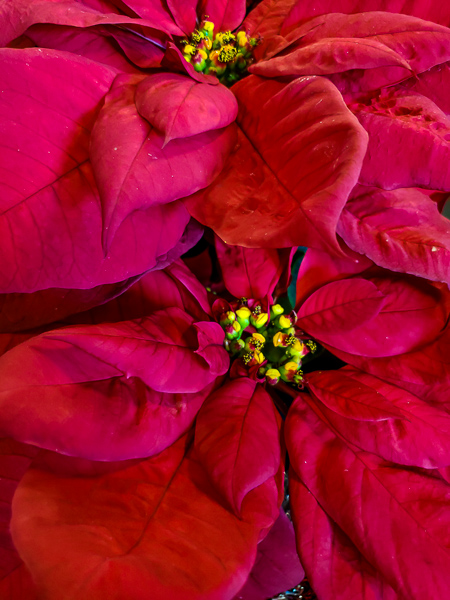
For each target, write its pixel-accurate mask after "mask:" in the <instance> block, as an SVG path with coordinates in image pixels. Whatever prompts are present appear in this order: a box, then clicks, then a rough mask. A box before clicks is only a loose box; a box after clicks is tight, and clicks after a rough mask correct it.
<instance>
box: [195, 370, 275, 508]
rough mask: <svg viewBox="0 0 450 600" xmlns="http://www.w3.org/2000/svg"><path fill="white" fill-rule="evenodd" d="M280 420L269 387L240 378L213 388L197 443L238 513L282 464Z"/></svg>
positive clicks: (199, 425) (199, 421)
mask: <svg viewBox="0 0 450 600" xmlns="http://www.w3.org/2000/svg"><path fill="white" fill-rule="evenodd" d="M279 437H280V423H279V420H278V418H277V413H276V409H275V407H274V406H273V403H272V400H271V398H270V396H269V395H268V393H267V392H266V391H265V390H264V389H263V388H262V387H261V386H260V385H259V384H258V383H256V382H255V381H252V380H250V379H247V378H244V377H242V378H238V379H234V380H232V381H230V382H229V383H227V384H226V385H225V386H223V387H221V388H220V389H219V390H217V392H215V394H213V395H212V396H211V397H210V398H209V399H208V402H207V403H205V405H204V406H203V409H202V410H201V412H200V413H199V415H198V417H197V422H196V427H195V448H196V450H197V453H198V456H199V458H200V460H201V462H202V464H203V465H204V466H205V468H206V471H207V472H208V475H209V477H210V479H211V481H212V482H213V483H214V484H215V485H216V486H217V488H218V489H219V490H220V492H221V494H222V495H223V496H224V497H225V498H226V499H227V501H228V503H229V505H230V506H231V507H232V508H233V510H234V511H235V512H236V514H237V515H239V514H240V512H241V506H242V502H243V500H244V498H245V496H246V495H247V494H248V492H250V491H251V490H252V489H254V488H256V487H258V486H259V485H261V484H262V483H264V482H265V481H267V480H268V479H270V478H272V477H274V476H275V474H276V473H277V471H278V469H279V467H280V454H281V450H280V442H279Z"/></svg>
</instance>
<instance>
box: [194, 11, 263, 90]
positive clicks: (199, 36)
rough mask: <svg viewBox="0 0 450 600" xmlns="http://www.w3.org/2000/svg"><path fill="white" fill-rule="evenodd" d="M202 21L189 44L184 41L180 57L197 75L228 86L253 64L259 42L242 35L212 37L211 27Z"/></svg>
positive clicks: (223, 33)
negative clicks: (199, 74)
mask: <svg viewBox="0 0 450 600" xmlns="http://www.w3.org/2000/svg"><path fill="white" fill-rule="evenodd" d="M206 19H207V18H205V19H204V20H203V21H202V23H201V25H200V27H199V28H198V29H196V30H195V31H194V32H193V33H192V35H191V37H190V39H189V40H183V42H182V43H183V49H182V51H183V56H184V58H185V60H186V61H187V62H189V63H191V65H192V66H193V67H194V69H195V70H196V71H197V72H199V73H205V74H206V75H208V74H210V75H216V76H217V77H218V78H219V81H220V82H221V83H224V84H225V85H227V86H230V85H232V84H233V83H235V82H236V81H238V80H239V79H240V78H241V77H242V76H243V75H244V74H245V71H246V70H247V67H248V66H249V65H250V64H251V63H252V62H253V49H254V47H255V46H256V45H257V44H258V43H259V39H257V38H252V37H249V36H248V34H247V33H246V32H245V31H238V32H237V33H232V32H231V31H220V32H218V33H217V34H214V23H213V22H212V21H208V20H206Z"/></svg>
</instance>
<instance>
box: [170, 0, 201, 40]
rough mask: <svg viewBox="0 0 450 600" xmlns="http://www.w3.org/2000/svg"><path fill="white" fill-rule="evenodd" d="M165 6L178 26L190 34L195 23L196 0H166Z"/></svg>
mask: <svg viewBox="0 0 450 600" xmlns="http://www.w3.org/2000/svg"><path fill="white" fill-rule="evenodd" d="M167 6H168V7H169V10H170V12H171V13H172V17H173V20H174V21H175V23H176V24H177V25H178V27H179V28H180V29H182V30H183V31H184V33H185V34H187V35H190V34H191V33H192V32H193V31H194V29H195V26H196V23H197V10H196V9H197V0H167Z"/></svg>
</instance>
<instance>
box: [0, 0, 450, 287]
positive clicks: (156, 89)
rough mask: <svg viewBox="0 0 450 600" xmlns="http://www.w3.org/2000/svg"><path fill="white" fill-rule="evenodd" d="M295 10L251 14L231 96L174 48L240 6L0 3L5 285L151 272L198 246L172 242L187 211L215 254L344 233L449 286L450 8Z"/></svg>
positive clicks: (386, 262) (220, 25) (229, 20)
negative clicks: (0, 25) (245, 68)
mask: <svg viewBox="0 0 450 600" xmlns="http://www.w3.org/2000/svg"><path fill="white" fill-rule="evenodd" d="M303 4H304V3H300V2H288V1H280V2H276V3H273V2H268V1H266V2H262V3H261V4H259V5H258V6H257V7H256V9H255V10H254V11H253V12H252V13H251V14H250V15H249V16H248V17H247V19H246V20H245V21H244V22H243V24H242V25H241V29H242V31H245V30H247V31H248V32H249V35H253V36H255V39H256V38H258V39H260V38H262V40H263V41H262V43H261V44H260V45H259V46H256V48H254V58H255V59H256V63H255V64H253V65H252V66H250V67H249V69H250V71H251V72H252V73H253V74H252V75H251V76H250V77H247V78H245V79H244V80H242V81H240V82H239V83H237V84H235V85H234V86H233V87H232V90H231V91H230V90H228V89H227V88H226V87H225V86H223V85H222V84H220V83H219V81H218V79H217V77H213V76H212V75H211V74H205V73H206V71H211V72H213V71H214V69H215V67H214V68H213V66H214V64H213V62H214V61H213V58H211V56H209V54H208V57H207V60H206V59H205V60H206V62H205V61H204V62H205V65H206V66H201V67H198V65H197V64H195V65H194V63H193V61H194V58H195V57H194V58H193V59H192V60H191V59H189V60H191V62H187V61H186V60H185V58H189V56H190V55H189V53H186V54H184V55H183V53H182V51H181V48H182V47H183V46H182V44H181V42H182V41H187V39H188V37H189V36H190V34H191V33H192V32H193V30H194V29H195V27H196V26H197V27H199V26H200V25H201V23H202V19H203V17H204V16H205V14H207V15H208V18H209V19H211V21H210V22H211V23H213V24H214V28H215V29H214V30H215V31H216V32H220V31H226V30H232V29H235V28H237V27H238V26H239V25H240V23H241V21H242V19H243V17H244V9H245V6H244V2H240V1H235V2H232V3H230V2H228V3H225V2H202V3H199V4H197V3H196V2H192V3H191V2H189V3H186V2H184V3H178V2H170V3H169V4H168V5H167V6H165V5H164V4H163V3H161V2H159V1H157V0H154V1H152V2H135V1H133V0H130V1H129V2H127V3H125V4H124V3H121V4H120V7H119V8H118V5H117V6H116V4H115V3H112V2H106V1H102V2H99V1H94V0H92V1H90V2H87V1H86V2H85V3H80V2H75V3H73V5H70V6H69V5H66V4H64V6H63V5H60V4H59V3H57V2H56V3H55V2H52V1H50V0H39V1H38V0H35V1H34V2H32V3H29V2H26V3H22V2H20V1H19V0H15V2H13V3H11V4H8V5H5V6H4V7H3V8H2V11H3V16H4V20H5V21H6V22H7V23H8V27H7V28H6V29H5V30H4V32H3V39H2V41H3V43H4V44H10V45H12V46H19V48H18V49H9V48H5V49H4V50H3V51H2V53H3V54H2V62H1V65H2V67H1V68H2V69H3V71H2V81H3V94H2V105H1V106H0V110H1V111H3V116H4V122H5V125H4V127H5V131H4V132H5V136H7V137H8V138H9V139H10V140H11V142H10V144H8V146H6V147H4V148H3V149H2V152H3V155H4V156H3V157H2V159H3V160H2V162H3V164H4V165H5V172H4V186H5V194H4V200H3V202H4V203H5V205H4V210H3V215H4V216H3V230H4V235H3V236H2V239H3V240H4V242H2V243H3V244H5V246H4V255H5V256H6V257H8V260H6V261H5V264H4V267H3V274H2V281H3V283H2V284H1V285H2V289H3V290H5V291H11V292H31V291H35V290H38V289H47V288H54V287H62V288H87V287H94V286H96V285H100V284H104V283H108V284H109V283H112V282H117V281H120V280H123V279H126V278H127V277H130V276H134V275H138V274H141V273H142V272H144V271H146V270H149V269H154V268H158V267H159V268H160V267H161V266H163V264H164V263H163V264H161V262H162V261H163V260H167V258H166V257H167V252H169V251H170V252H171V253H172V254H171V255H170V256H169V258H168V260H173V259H174V258H176V257H177V256H179V255H180V254H181V252H182V251H183V248H184V249H185V248H186V245H192V244H193V243H194V242H195V240H196V239H198V233H197V232H196V233H193V232H190V234H189V235H188V236H187V237H188V239H187V240H185V244H184V246H183V248H179V240H180V238H181V236H182V234H183V231H184V230H185V227H186V225H187V223H188V219H189V214H188V212H186V210H185V208H184V207H187V208H188V210H189V212H190V213H191V215H193V216H194V217H195V218H196V219H198V220H199V221H200V222H202V223H204V224H207V225H208V226H210V227H212V228H213V229H214V230H215V231H216V233H218V235H219V236H220V237H221V238H222V240H223V241H225V242H226V243H230V244H236V245H239V246H245V247H254V248H261V247H263V248H276V247H278V248H280V247H292V246H297V245H305V246H310V247H315V248H321V249H326V250H328V251H331V252H332V253H335V254H339V253H340V252H341V246H340V241H339V240H340V238H342V239H343V240H345V242H346V243H347V244H348V245H349V246H350V247H351V248H352V249H354V250H356V251H357V252H360V253H364V254H367V255H369V256H370V257H371V259H372V260H374V261H375V262H376V263H377V264H379V265H380V266H383V267H385V268H390V269H393V270H397V271H403V272H408V273H413V274H416V275H419V276H422V277H426V278H431V279H434V280H437V281H443V280H446V279H447V274H446V273H447V269H446V265H447V263H448V225H447V222H446V221H445V220H444V219H443V218H442V217H441V216H440V214H439V212H438V209H437V205H436V203H435V200H436V199H439V198H440V197H439V196H436V195H435V193H436V190H440V191H442V192H448V191H449V188H448V182H447V175H446V173H447V169H446V164H447V154H448V140H447V137H448V123H447V120H448V119H447V116H446V111H447V103H446V96H445V95H444V94H442V93H441V91H440V90H442V88H445V85H446V81H447V76H448V75H447V66H446V61H447V60H448V59H449V58H450V56H448V36H449V35H450V34H449V31H448V29H447V28H446V27H445V25H446V24H447V17H448V15H446V13H445V11H438V10H437V9H436V10H434V9H432V8H430V7H429V6H428V5H425V4H423V3H421V2H416V3H413V6H412V7H409V9H408V11H409V13H410V14H408V15H407V14H394V13H392V12H380V10H385V9H386V10H387V8H386V6H385V5H384V3H381V4H380V5H378V4H377V3H376V2H374V3H372V4H371V6H370V10H371V11H373V12H357V11H358V10H359V8H360V7H359V5H358V3H356V4H355V3H353V4H352V3H350V4H351V5H350V4H348V6H347V5H346V4H345V3H343V6H339V7H338V6H336V7H335V8H334V10H338V9H339V10H340V11H341V12H339V13H336V14H334V13H333V14H331V13H330V14H328V13H329V7H328V6H325V5H323V6H322V5H320V6H315V7H314V9H312V8H308V7H305V6H303ZM368 8H369V7H365V10H367V9H368ZM397 8H398V10H399V11H402V10H403V7H402V6H400V7H397ZM391 9H392V10H393V8H392V7H391ZM391 9H390V10H391ZM124 11H125V12H124ZM377 11H378V12H377ZM346 12H351V13H352V14H345V13H346ZM433 19H435V20H436V21H438V22H437V23H434V22H432V21H433ZM442 23H444V24H442ZM20 35H23V36H25V37H22V38H21V39H20V42H19V41H17V36H20ZM202 35H203V34H202ZM234 37H236V36H234ZM15 39H16V41H14V40H15ZM245 39H246V40H248V39H249V38H248V37H246V38H245ZM361 40H364V43H362V41H361ZM244 41H245V40H244ZM201 43H203V42H201ZM214 43H215V42H214ZM236 43H237V42H236ZM246 43H247V42H246ZM34 44H36V45H37V46H38V47H37V48H36V47H28V48H24V47H23V46H32V45H34ZM177 44H178V46H177ZM20 46H21V47H20ZM223 47H224V46H223ZM195 51H196V52H197V53H199V52H200V51H201V49H200V47H198V48H197V49H196V50H195ZM234 51H235V49H234V50H233V52H234ZM202 52H203V51H202ZM230 52H231V51H230ZM233 56H234V55H233ZM202 60H203V59H202ZM223 60H225V58H224V59H223ZM227 60H228V59H227ZM194 62H195V61H194ZM191 63H192V64H191ZM223 64H226V63H223ZM197 67H198V70H196V68H197ZM237 68H238V66H237V65H236V69H237ZM148 69H153V72H149V71H148ZM202 69H203V71H205V73H204V72H203V71H202ZM155 70H156V71H155ZM219 70H220V69H219ZM216 71H217V69H216ZM44 72H45V73H46V75H45V77H44V76H43V75H42V73H44ZM75 82H76V93H74V85H75ZM2 106H3V108H2ZM238 107H239V110H238ZM236 113H237V119H236V124H233V121H234V119H235V117H236ZM55 114H58V115H59V116H58V118H55V117H54V115H55ZM280 115H286V116H285V117H283V118H280ZM91 132H92V133H91ZM236 136H237V137H236ZM236 140H237V144H236ZM405 147H408V148H414V152H413V153H411V152H404V151H403V148H405ZM230 153H231V156H230ZM25 173H28V174H30V175H29V176H28V178H24V174H25ZM219 173H221V174H220V176H219V177H218V175H219ZM18 176H19V177H18ZM17 181H20V182H21V183H20V185H18V184H17ZM213 181H214V183H213V184H212V182H213ZM24 182H26V185H25V183H24ZM357 183H358V184H359V185H358V186H357V187H355V185H356V184H357ZM211 184H212V185H211ZM197 190H198V191H197ZM193 192H196V193H195V194H194V195H192V193H193ZM189 195H191V196H190V197H189V198H188V199H187V200H185V201H184V206H183V205H182V204H181V203H180V199H182V198H184V197H186V196H189ZM399 220H401V222H402V227H401V228H399V227H398V225H397V223H398V222H399ZM169 223H170V226H169ZM55 231H58V233H59V235H55ZM160 231H164V232H166V233H164V235H163V236H162V238H160V237H159V234H158V235H155V233H154V232H160ZM337 236H338V237H337ZM149 240H151V241H152V246H151V247H150V246H149V243H148V242H149Z"/></svg>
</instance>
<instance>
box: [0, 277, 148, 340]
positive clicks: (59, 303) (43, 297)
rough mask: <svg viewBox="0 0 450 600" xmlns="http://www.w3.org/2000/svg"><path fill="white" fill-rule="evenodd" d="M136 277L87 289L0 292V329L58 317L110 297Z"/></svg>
mask: <svg viewBox="0 0 450 600" xmlns="http://www.w3.org/2000/svg"><path fill="white" fill-rule="evenodd" d="M136 279H137V278H135V277H133V278H131V279H127V280H126V281H122V282H120V283H116V284H111V285H100V286H97V287H94V288H91V289H87V290H67V289H58V288H52V289H47V290H39V291H37V292H34V293H32V294H1V295H0V330H1V331H2V333H11V332H15V331H24V330H26V329H33V328H35V327H40V326H42V325H47V324H48V323H52V322H54V321H59V320H61V319H64V318H66V317H67V316H69V315H71V314H73V313H78V312H81V311H83V310H88V309H90V308H92V307H94V306H98V305H101V304H103V303H105V302H108V301H110V300H111V299H113V298H115V297H116V296H118V295H120V294H122V293H123V292H124V291H125V290H127V288H129V287H130V286H131V285H133V283H134V282H135V281H136Z"/></svg>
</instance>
